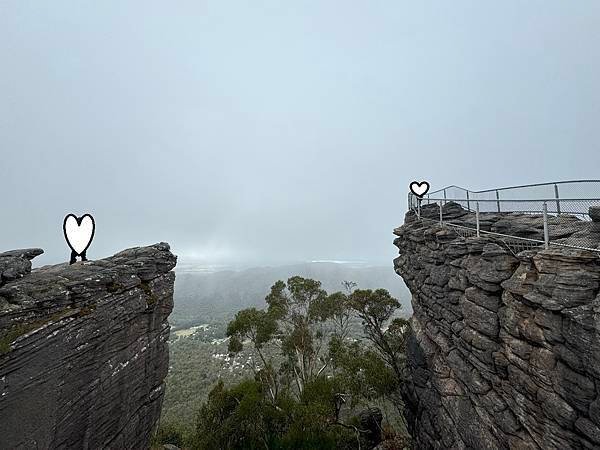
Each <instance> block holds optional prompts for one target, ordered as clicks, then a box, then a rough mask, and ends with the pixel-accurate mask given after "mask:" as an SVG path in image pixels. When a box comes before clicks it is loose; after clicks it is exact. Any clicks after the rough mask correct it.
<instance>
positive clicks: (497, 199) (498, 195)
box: [496, 189, 500, 212]
mask: <svg viewBox="0 0 600 450" xmlns="http://www.w3.org/2000/svg"><path fill="white" fill-rule="evenodd" d="M496 205H497V206H498V212H500V193H499V192H498V189H496Z"/></svg>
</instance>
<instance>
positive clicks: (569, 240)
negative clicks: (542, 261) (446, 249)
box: [408, 180, 600, 252]
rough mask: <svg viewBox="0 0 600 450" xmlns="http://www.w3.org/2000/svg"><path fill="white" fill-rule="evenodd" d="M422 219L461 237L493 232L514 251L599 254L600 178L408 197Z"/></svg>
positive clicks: (456, 188) (453, 188)
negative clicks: (562, 250)
mask: <svg viewBox="0 0 600 450" xmlns="http://www.w3.org/2000/svg"><path fill="white" fill-rule="evenodd" d="M408 206H409V209H410V210H412V211H414V212H415V214H416V215H417V217H418V218H419V219H420V220H424V221H436V222H439V223H440V224H442V225H445V226H450V227H453V229H454V231H455V232H456V233H458V234H459V235H461V236H465V237H466V236H481V235H482V234H486V235H490V236H494V237H496V238H498V239H500V240H501V241H502V242H504V243H505V244H507V245H508V246H509V247H510V248H511V250H512V251H513V252H519V251H521V250H525V249H529V248H534V247H539V246H544V247H545V248H549V246H550V245H556V246H564V247H571V248H578V249H585V250H591V251H595V252H600V180H576V181H561V182H553V183H540V184H530V185H523V186H513V187H506V188H498V189H488V190H483V191H472V190H468V189H465V188H462V187H459V186H448V187H446V188H443V189H439V190H437V191H433V192H430V193H428V194H427V195H425V196H424V197H422V198H420V197H418V196H416V195H414V194H412V193H409V196H408Z"/></svg>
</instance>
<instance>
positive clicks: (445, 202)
mask: <svg viewBox="0 0 600 450" xmlns="http://www.w3.org/2000/svg"><path fill="white" fill-rule="evenodd" d="M445 204H446V189H444V205H445Z"/></svg>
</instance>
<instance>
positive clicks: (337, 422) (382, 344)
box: [189, 276, 408, 449]
mask: <svg viewBox="0 0 600 450" xmlns="http://www.w3.org/2000/svg"><path fill="white" fill-rule="evenodd" d="M344 287H345V291H346V292H335V293H333V294H331V295H328V294H327V292H326V291H325V290H323V289H322V288H321V283H320V282H318V281H316V280H311V279H306V278H302V277H298V276H296V277H291V278H290V279H288V280H287V283H285V282H283V281H278V282H276V283H275V284H274V285H273V286H272V287H271V290H270V292H269V294H268V295H267V297H266V299H265V300H266V303H267V309H266V310H258V309H256V308H248V309H244V310H242V311H239V312H238V313H237V314H236V315H235V318H234V319H233V320H232V321H230V322H229V324H228V326H227V336H228V337H229V343H228V351H229V352H230V354H232V355H236V354H240V353H241V352H244V351H246V350H245V348H244V346H245V344H248V343H249V344H250V346H249V347H250V350H251V351H252V352H253V353H254V355H255V356H256V359H249V360H251V361H253V363H252V370H253V374H254V377H253V378H252V379H251V378H246V379H244V380H242V381H240V382H238V383H237V384H234V385H232V386H226V385H225V384H224V383H223V381H219V382H218V383H217V385H216V386H215V387H214V388H213V389H212V390H211V392H210V394H209V395H208V398H207V401H206V402H205V403H204V404H203V405H202V407H201V408H200V411H199V413H198V416H197V423H196V428H195V432H194V434H193V437H192V438H191V440H190V442H189V445H190V446H191V447H192V448H197V449H212V448H222V449H242V448H244V449H255V448H269V449H288V448H290V449H291V448H294V449H303V448H306V449H313V448H323V449H326V448H331V449H334V448H335V449H338V448H357V447H362V448H366V447H365V446H366V445H367V443H369V442H370V441H369V440H368V439H367V435H368V434H369V431H368V430H363V429H361V426H360V420H359V419H358V418H357V417H355V416H354V414H355V411H356V408H359V407H361V405H363V406H370V405H372V403H373V402H383V401H386V399H388V398H391V397H392V396H393V394H394V392H395V391H397V389H398V387H399V384H400V382H401V378H400V376H399V374H400V373H401V369H402V367H403V352H404V341H405V336H406V332H407V330H408V325H407V322H406V321H404V320H403V319H399V318H395V319H394V318H393V314H394V312H395V311H396V310H397V309H398V308H399V306H400V305H399V303H398V301H397V300H396V299H394V298H393V297H392V296H391V295H390V294H389V293H388V291H386V290H384V289H377V290H375V291H372V290H354V288H355V284H353V283H351V282H346V283H345V284H344ZM353 317H357V318H359V319H360V320H361V321H362V324H363V329H364V337H365V338H366V339H364V340H363V339H353V340H351V339H349V338H348V336H347V335H348V330H349V324H350V322H351V320H352V318H353ZM255 362H256V363H257V364H255ZM379 420H381V416H380V419H379ZM380 434H381V433H379V435H380Z"/></svg>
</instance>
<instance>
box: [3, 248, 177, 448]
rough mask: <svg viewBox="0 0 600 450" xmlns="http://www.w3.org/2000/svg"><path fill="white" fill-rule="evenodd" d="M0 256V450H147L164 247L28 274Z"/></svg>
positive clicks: (168, 277)
mask: <svg viewBox="0 0 600 450" xmlns="http://www.w3.org/2000/svg"><path fill="white" fill-rule="evenodd" d="M41 253H42V251H41V250H40V249H26V250H14V251H11V252H5V253H0V416H1V417H2V420H1V421H0V448H90V449H91V448H145V447H147V446H148V441H149V437H150V433H151V430H152V428H153V427H154V425H155V423H156V421H157V420H158V418H159V416H160V409H161V405H162V398H163V394H164V378H165V376H166V374H167V371H168V346H167V340H168V336H169V324H168V322H167V317H168V315H169V314H170V312H171V310H172V307H173V286H174V280H175V274H174V272H173V271H172V269H173V268H174V267H175V264H176V257H175V256H174V255H173V254H172V253H171V252H170V249H169V246H168V244H165V243H160V244H155V245H152V246H148V247H139V248H132V249H128V250H125V251H122V252H120V253H117V254H116V255H114V256H112V257H109V258H106V259H102V260H98V261H88V262H78V263H75V264H73V265H68V264H59V265H54V266H45V267H41V268H39V269H34V270H31V262H30V261H31V259H32V258H34V257H35V256H37V255H39V254H41Z"/></svg>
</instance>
